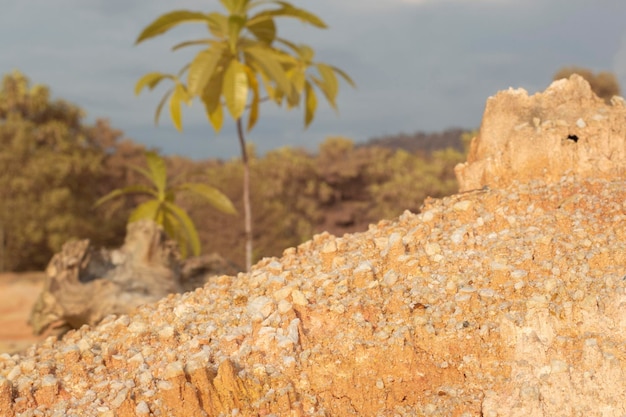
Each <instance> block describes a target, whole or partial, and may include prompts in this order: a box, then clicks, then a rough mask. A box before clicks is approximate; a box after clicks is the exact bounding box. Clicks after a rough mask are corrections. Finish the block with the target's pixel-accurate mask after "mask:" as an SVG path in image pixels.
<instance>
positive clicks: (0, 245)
mask: <svg viewBox="0 0 626 417" xmlns="http://www.w3.org/2000/svg"><path fill="white" fill-rule="evenodd" d="M4 268H5V266H4V225H3V224H2V223H0V272H4Z"/></svg>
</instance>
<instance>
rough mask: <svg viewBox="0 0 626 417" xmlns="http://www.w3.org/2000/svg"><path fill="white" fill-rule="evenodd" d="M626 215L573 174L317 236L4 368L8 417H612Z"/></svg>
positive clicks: (0, 377)
mask: <svg viewBox="0 0 626 417" xmlns="http://www.w3.org/2000/svg"><path fill="white" fill-rule="evenodd" d="M485 123H486V122H484V123H483V125H485ZM622 140H623V139H622ZM492 185H493V184H492ZM625 213H626V180H624V179H618V178H614V179H612V180H609V179H592V178H587V177H585V176H584V175H581V176H578V177H576V176H574V175H573V174H572V175H561V176H560V177H559V178H558V179H554V181H550V182H548V183H546V182H544V181H538V180H530V181H528V182H516V181H510V183H509V185H507V186H506V187H502V188H492V189H484V190H482V189H481V190H478V191H472V192H466V193H460V194H457V195H454V196H451V197H447V198H444V199H441V200H429V201H427V202H426V203H425V206H424V208H423V210H422V212H421V213H420V214H417V215H415V214H411V213H408V212H406V213H405V214H403V215H402V216H400V218H398V219H396V220H394V221H381V222H380V223H379V224H377V225H373V226H371V227H370V230H368V231H367V232H364V233H359V234H353V235H345V236H344V237H342V238H337V237H334V236H331V235H328V234H321V235H318V236H315V237H314V238H313V240H311V241H309V242H306V243H304V244H302V245H300V246H299V247H297V248H290V249H287V250H286V251H285V253H284V255H283V257H282V258H280V259H265V260H263V261H261V262H260V263H259V264H257V265H256V266H255V267H254V268H253V270H252V271H251V273H250V274H240V275H238V276H236V277H231V276H222V277H220V278H217V279H215V280H214V281H212V282H210V283H208V284H207V285H206V286H205V287H204V288H202V289H198V290H196V291H195V292H192V293H186V294H182V295H171V296H169V297H168V298H166V299H164V300H162V301H160V302H158V303H156V304H150V305H146V306H143V307H140V308H139V310H138V311H137V312H136V313H135V314H133V315H131V316H120V317H114V316H111V317H109V318H107V319H105V321H104V322H103V323H102V324H100V325H99V326H97V327H95V328H93V329H92V328H88V327H86V326H85V327H83V328H81V329H80V330H78V331H75V332H71V333H69V334H68V335H66V336H65V337H64V339H63V340H61V341H55V340H54V339H48V340H46V341H45V342H44V343H42V344H40V345H37V346H34V347H32V348H30V349H29V350H28V351H27V352H26V353H25V354H23V355H13V356H9V355H0V415H9V416H13V415H18V416H21V415H23V416H26V415H29V416H30V415H47V416H53V415H80V416H150V415H152V416H203V415H209V416H218V415H224V416H227V415H228V416H233V415H242V416H257V415H259V416H263V415H271V414H272V413H273V414H275V415H280V416H283V415H284V416H305V415H306V416H396V415H406V416H423V415H432V416H552V415H585V416H596V415H597V416H600V415H602V416H623V415H624V414H625V413H626V405H625V404H626V375H625V374H624V369H625V365H626V363H625V361H626V353H625V350H624V346H625V342H626V340H625V335H626V315H625V314H624V308H625V307H626V215H625ZM34 410H39V411H41V413H40V414H35V413H34ZM205 413H206V414H205Z"/></svg>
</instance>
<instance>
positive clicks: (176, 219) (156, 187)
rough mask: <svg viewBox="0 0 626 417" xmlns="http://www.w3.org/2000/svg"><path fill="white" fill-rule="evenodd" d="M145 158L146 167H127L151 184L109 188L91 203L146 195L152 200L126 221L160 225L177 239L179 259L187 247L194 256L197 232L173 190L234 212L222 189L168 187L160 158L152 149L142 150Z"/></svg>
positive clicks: (197, 251) (197, 246)
mask: <svg viewBox="0 0 626 417" xmlns="http://www.w3.org/2000/svg"><path fill="white" fill-rule="evenodd" d="M146 160H147V163H148V169H147V170H146V169H144V168H142V167H138V166H135V165H130V168H132V169H134V170H135V171H137V172H138V173H140V174H141V175H143V176H144V177H145V178H146V179H148V181H150V183H151V185H152V186H146V185H141V184H137V185H130V186H128V187H124V188H120V189H117V190H113V191H111V192H110V193H109V194H107V195H105V196H104V197H102V198H100V199H99V200H98V201H97V202H96V204H95V206H96V207H97V206H99V205H101V204H103V203H105V202H107V201H109V200H111V199H113V198H117V197H120V196H122V195H125V194H145V195H148V196H150V197H152V199H150V200H148V201H146V202H145V203H142V204H140V205H139V206H137V208H135V210H133V212H132V213H131V215H130V218H129V219H128V223H132V222H135V221H137V220H141V219H151V220H154V221H155V222H156V223H157V224H159V225H161V227H163V230H164V231H165V233H166V234H167V235H168V236H169V237H170V238H172V239H174V240H176V242H178V244H179V247H180V251H181V255H182V257H183V258H186V257H187V254H188V250H189V249H191V251H192V253H193V254H194V255H195V256H197V255H199V254H200V250H201V247H200V238H199V237H198V231H197V230H196V227H195V226H194V224H193V221H192V220H191V218H190V217H189V215H188V214H187V212H185V210H183V209H182V208H181V207H180V206H178V205H176V203H175V198H176V193H178V192H179V191H188V192H191V193H194V194H197V195H199V196H201V197H203V198H204V199H205V200H207V201H208V202H209V203H210V204H211V205H212V206H213V207H215V208H216V209H218V210H220V211H222V212H224V213H228V214H235V213H236V212H237V211H236V210H235V207H234V206H233V203H232V202H231V201H230V200H229V199H228V197H226V196H225V195H224V194H223V193H222V192H220V191H219V190H217V189H216V188H213V187H211V186H208V185H206V184H201V183H184V184H179V185H175V186H172V185H170V184H168V181H167V170H166V167H165V161H163V158H161V157H160V156H159V155H158V154H157V153H155V152H146Z"/></svg>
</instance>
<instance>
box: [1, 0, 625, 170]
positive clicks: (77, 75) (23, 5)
mask: <svg viewBox="0 0 626 417" xmlns="http://www.w3.org/2000/svg"><path fill="white" fill-rule="evenodd" d="M292 3H293V4H294V5H296V6H299V7H303V8H306V9H307V10H309V11H311V12H313V13H315V14H316V15H318V16H319V17H321V18H322V19H323V20H324V21H325V22H326V23H327V24H328V26H329V28H328V29H325V30H320V29H317V28H314V27H311V26H305V25H302V24H301V23H299V22H298V21H288V20H283V21H281V20H279V21H278V31H279V35H280V36H282V37H285V38H288V39H291V40H293V41H295V42H296V43H306V44H309V45H311V46H312V47H313V48H314V49H315V50H316V59H317V60H320V61H324V62H327V63H330V64H332V65H336V66H338V67H340V68H341V69H343V70H345V71H346V72H347V73H348V74H350V76H351V77H352V78H353V79H354V81H355V82H356V83H357V88H356V89H352V88H351V87H350V86H349V85H347V84H345V83H343V84H342V85H341V88H340V92H339V97H338V100H337V104H338V107H339V113H336V112H334V111H333V110H332V109H330V107H329V106H328V105H327V104H326V103H325V102H321V98H320V104H319V108H318V111H317V114H316V117H315V120H314V122H313V124H312V125H311V126H310V127H309V128H308V129H307V130H305V129H304V128H303V112H302V111H301V109H294V110H291V111H287V110H286V109H285V108H278V107H276V106H275V105H273V104H272V103H264V104H263V106H262V108H261V116H260V121H259V123H258V125H257V127H255V129H254V130H253V131H252V132H250V133H249V134H248V135H247V140H249V141H251V142H253V143H254V144H255V147H256V150H257V152H258V153H259V154H263V153H265V152H267V151H269V150H272V149H275V148H279V147H282V146H295V147H304V148H307V149H310V150H312V151H314V150H316V149H317V146H318V145H319V143H320V142H322V141H323V140H324V139H325V138H327V137H329V136H343V137H348V138H351V139H353V140H354V141H355V142H363V141H366V140H368V139H371V138H374V137H381V136H385V135H394V134H399V133H412V132H416V131H424V132H436V131H442V130H445V129H447V128H451V127H461V128H477V127H478V126H479V125H480V120H481V117H482V113H483V110H484V105H485V101H486V99H487V98H488V97H489V96H492V95H494V94H495V93H496V92H497V91H499V90H503V89H507V88H509V87H514V88H520V87H521V88H524V89H526V90H527V91H528V92H529V93H535V92H537V91H541V90H544V89H545V88H546V87H547V86H548V85H549V84H550V82H551V80H552V76H553V74H554V73H555V72H556V71H557V70H558V69H559V68H562V67H564V66H569V65H577V66H582V67H586V68H589V69H592V70H594V71H611V72H613V73H615V74H616V75H617V76H618V79H619V81H620V84H621V85H622V86H623V87H624V88H626V25H624V18H625V17H626V1H624V0H315V1H309V2H307V1H304V0H293V1H292ZM175 9H187V10H194V11H204V12H208V11H220V10H221V5H220V3H219V2H218V1H217V0H204V1H198V0H178V1H171V0H170V1H167V0H149V1H146V0H142V1H140V0H20V1H15V0H0V10H2V12H1V13H0V73H1V74H7V73H9V72H11V71H12V70H13V69H18V70H20V71H22V72H23V73H25V74H26V75H27V76H28V77H29V78H30V80H31V82H32V83H38V84H45V85H48V86H49V87H50V88H51V91H52V95H53V97H55V98H62V99H65V100H68V101H71V102H73V103H74V104H76V105H78V106H80V107H81V108H83V109H84V110H85V111H86V112H87V117H86V121H87V122H88V123H93V122H94V121H95V120H96V118H107V119H109V120H110V122H111V124H112V126H113V127H115V128H118V129H121V130H123V131H124V133H125V136H126V137H129V138H131V139H133V140H134V141H136V142H139V143H142V144H145V145H146V146H148V147H156V148H158V149H160V150H161V151H162V152H163V153H165V154H169V155H171V154H178V155H183V156H187V157H191V158H194V159H205V158H222V159H230V158H234V157H237V156H238V155H239V152H240V151H239V147H238V142H237V137H236V133H235V129H234V123H233V122H232V121H231V120H228V119H227V120H226V121H225V126H224V129H223V130H222V131H221V132H220V133H219V134H218V135H216V134H215V133H214V132H213V130H212V128H211V127H210V125H209V124H208V122H207V120H206V117H205V115H204V112H203V110H202V105H201V103H200V102H194V103H193V105H192V107H191V108H184V109H183V123H184V131H183V133H179V132H178V131H176V130H175V129H174V128H173V126H172V124H171V122H170V119H169V115H168V114H167V112H164V114H163V115H162V118H161V121H160V123H159V125H158V126H155V124H154V111H155V109H156V106H157V104H158V102H159V100H160V98H161V96H162V95H163V93H164V92H165V91H166V89H167V87H166V86H163V88H161V87H159V88H157V89H155V90H154V91H149V90H144V92H142V93H141V94H140V95H139V96H135V95H134V91H133V90H134V85H135V83H136V81H137V80H138V79H139V78H140V77H141V76H142V75H143V74H145V73H147V72H151V71H162V72H177V71H178V70H179V69H180V68H181V67H182V65H184V63H186V62H189V61H190V60H191V59H192V58H193V56H194V55H195V52H196V50H193V49H188V50H187V51H177V52H172V51H171V49H170V48H171V46H173V45H174V44H176V43H178V42H181V41H183V40H188V39H196V38H202V37H205V35H206V29H205V27H204V26H202V25H199V24H192V25H187V26H186V27H179V28H176V29H174V30H172V31H170V32H169V33H168V34H166V35H164V36H160V37H158V38H155V39H152V40H149V41H146V42H144V43H142V44H140V45H137V46H136V45H134V41H135V39H136V38H137V36H138V34H139V33H140V31H141V30H142V29H143V28H144V27H145V26H146V25H148V24H149V23H150V22H152V21H153V20H154V19H155V18H156V17H158V16H159V15H161V14H163V13H166V12H169V11H172V10H175Z"/></svg>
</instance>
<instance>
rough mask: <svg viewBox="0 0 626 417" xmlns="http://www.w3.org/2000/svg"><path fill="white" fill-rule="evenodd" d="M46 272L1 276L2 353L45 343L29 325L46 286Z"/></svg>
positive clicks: (0, 345) (0, 338) (0, 340)
mask: <svg viewBox="0 0 626 417" xmlns="http://www.w3.org/2000/svg"><path fill="white" fill-rule="evenodd" d="M44 279H45V274H44V273H43V272H24V273H3V274H0V353H5V352H8V353H13V352H17V351H20V350H23V349H25V348H27V347H28V346H30V345H31V344H33V343H35V342H37V341H39V340H43V339H45V338H46V337H47V335H45V334H44V335H42V336H34V335H33V333H32V329H31V327H30V326H29V325H28V316H29V314H30V310H31V308H32V306H33V304H34V303H35V300H36V299H37V296H39V292H40V291H41V289H42V287H43V283H44Z"/></svg>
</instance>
